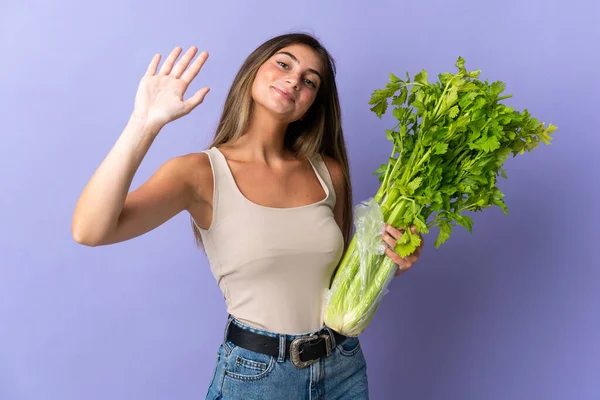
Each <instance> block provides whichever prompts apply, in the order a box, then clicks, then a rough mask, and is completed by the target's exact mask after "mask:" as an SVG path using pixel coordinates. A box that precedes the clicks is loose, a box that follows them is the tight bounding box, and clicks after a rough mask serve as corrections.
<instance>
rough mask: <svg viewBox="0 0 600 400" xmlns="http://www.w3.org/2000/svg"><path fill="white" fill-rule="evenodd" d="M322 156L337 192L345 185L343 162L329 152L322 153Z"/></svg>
mask: <svg viewBox="0 0 600 400" xmlns="http://www.w3.org/2000/svg"><path fill="white" fill-rule="evenodd" d="M321 157H322V158H323V161H324V162H325V166H326V167H327V170H329V175H330V176H331V182H332V183H333V187H334V188H335V190H336V192H338V191H341V190H342V189H343V187H344V171H343V169H342V164H341V163H340V162H339V161H338V160H336V159H335V158H333V157H331V156H328V155H327V154H322V155H321Z"/></svg>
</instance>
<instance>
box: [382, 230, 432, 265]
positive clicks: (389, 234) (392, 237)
mask: <svg viewBox="0 0 600 400" xmlns="http://www.w3.org/2000/svg"><path fill="white" fill-rule="evenodd" d="M410 230H411V232H412V233H414V234H417V231H416V227H415V226H414V225H412V226H411V227H410ZM418 235H419V237H420V238H421V244H420V245H419V247H417V248H416V249H415V251H414V252H413V253H412V254H409V255H407V256H406V257H404V258H403V257H401V256H400V255H399V254H398V253H396V252H395V251H394V247H396V243H397V242H398V239H400V237H401V236H402V231H400V230H399V229H396V228H394V227H393V226H391V225H390V224H387V223H386V224H385V231H384V232H383V233H382V234H381V237H382V238H383V240H384V241H385V242H386V243H387V244H388V245H389V247H388V246H386V247H385V254H386V255H387V256H388V257H390V258H391V259H392V260H393V261H394V263H396V265H397V266H398V269H397V270H396V274H395V275H394V276H398V275H400V274H402V273H403V272H405V271H407V270H408V269H409V268H410V267H412V266H413V265H414V263H416V262H417V260H418V259H419V255H420V254H421V250H422V249H423V244H424V243H425V240H423V236H421V234H420V233H419V234H418Z"/></svg>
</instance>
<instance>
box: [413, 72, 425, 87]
mask: <svg viewBox="0 0 600 400" xmlns="http://www.w3.org/2000/svg"><path fill="white" fill-rule="evenodd" d="M415 82H419V83H422V84H423V85H427V84H428V82H427V71H425V70H422V71H421V72H419V73H418V74H417V75H415Z"/></svg>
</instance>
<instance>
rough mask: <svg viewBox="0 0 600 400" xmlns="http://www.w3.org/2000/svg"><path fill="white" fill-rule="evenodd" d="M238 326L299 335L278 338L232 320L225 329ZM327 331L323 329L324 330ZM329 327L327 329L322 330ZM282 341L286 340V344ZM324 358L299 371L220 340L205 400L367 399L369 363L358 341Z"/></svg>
mask: <svg viewBox="0 0 600 400" xmlns="http://www.w3.org/2000/svg"><path fill="white" fill-rule="evenodd" d="M229 324H236V325H238V326H239V327H241V328H243V329H246V330H250V331H253V332H257V333H261V334H263V335H267V336H271V337H279V338H280V343H282V342H281V340H282V339H284V338H287V339H289V340H293V339H295V338H297V337H302V336H309V335H310V334H311V333H314V332H311V333H306V334H302V335H281V334H277V333H275V332H270V331H264V330H260V329H256V328H252V327H250V326H248V325H245V324H244V323H242V322H240V321H239V320H237V319H236V318H234V317H233V316H231V315H230V316H229V318H228V319H227V326H226V327H225V333H227V328H228V327H229ZM324 328H326V327H324ZM326 329H329V328H326ZM284 343H285V342H284ZM332 346H333V347H334V349H335V350H334V351H333V352H332V354H331V355H330V356H328V357H325V356H324V357H321V358H320V359H319V361H318V362H316V363H314V364H312V365H310V366H307V367H305V368H297V367H296V366H294V365H293V364H292V362H291V360H290V359H289V358H287V359H283V355H282V354H281V352H280V354H279V356H278V357H273V356H270V355H266V354H262V353H257V352H255V351H251V350H247V349H244V348H241V347H239V346H236V345H234V344H233V343H231V342H230V341H228V340H227V338H226V337H224V339H223V342H222V343H221V345H220V346H219V350H218V352H217V360H216V365H215V369H214V373H213V377H212V381H211V383H210V386H209V388H208V393H207V395H206V399H222V400H229V399H231V400H234V399H244V400H254V399H256V400H271V399H273V400H275V399H276V400H333V399H340V400H342V399H343V400H346V399H348V400H366V399H368V398H369V391H368V386H367V364H366V361H365V357H364V355H363V352H362V349H361V346H360V343H359V340H358V338H354V337H351V338H347V339H346V340H344V342H343V343H336V344H335V345H333V344H332Z"/></svg>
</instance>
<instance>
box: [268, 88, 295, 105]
mask: <svg viewBox="0 0 600 400" xmlns="http://www.w3.org/2000/svg"><path fill="white" fill-rule="evenodd" d="M273 89H275V91H276V92H277V93H279V94H280V95H282V96H283V97H285V98H286V99H288V100H289V101H291V102H292V103H293V102H294V100H292V98H291V97H290V96H288V95H287V93H285V92H284V91H283V90H280V89H278V88H276V87H275V86H273Z"/></svg>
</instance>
